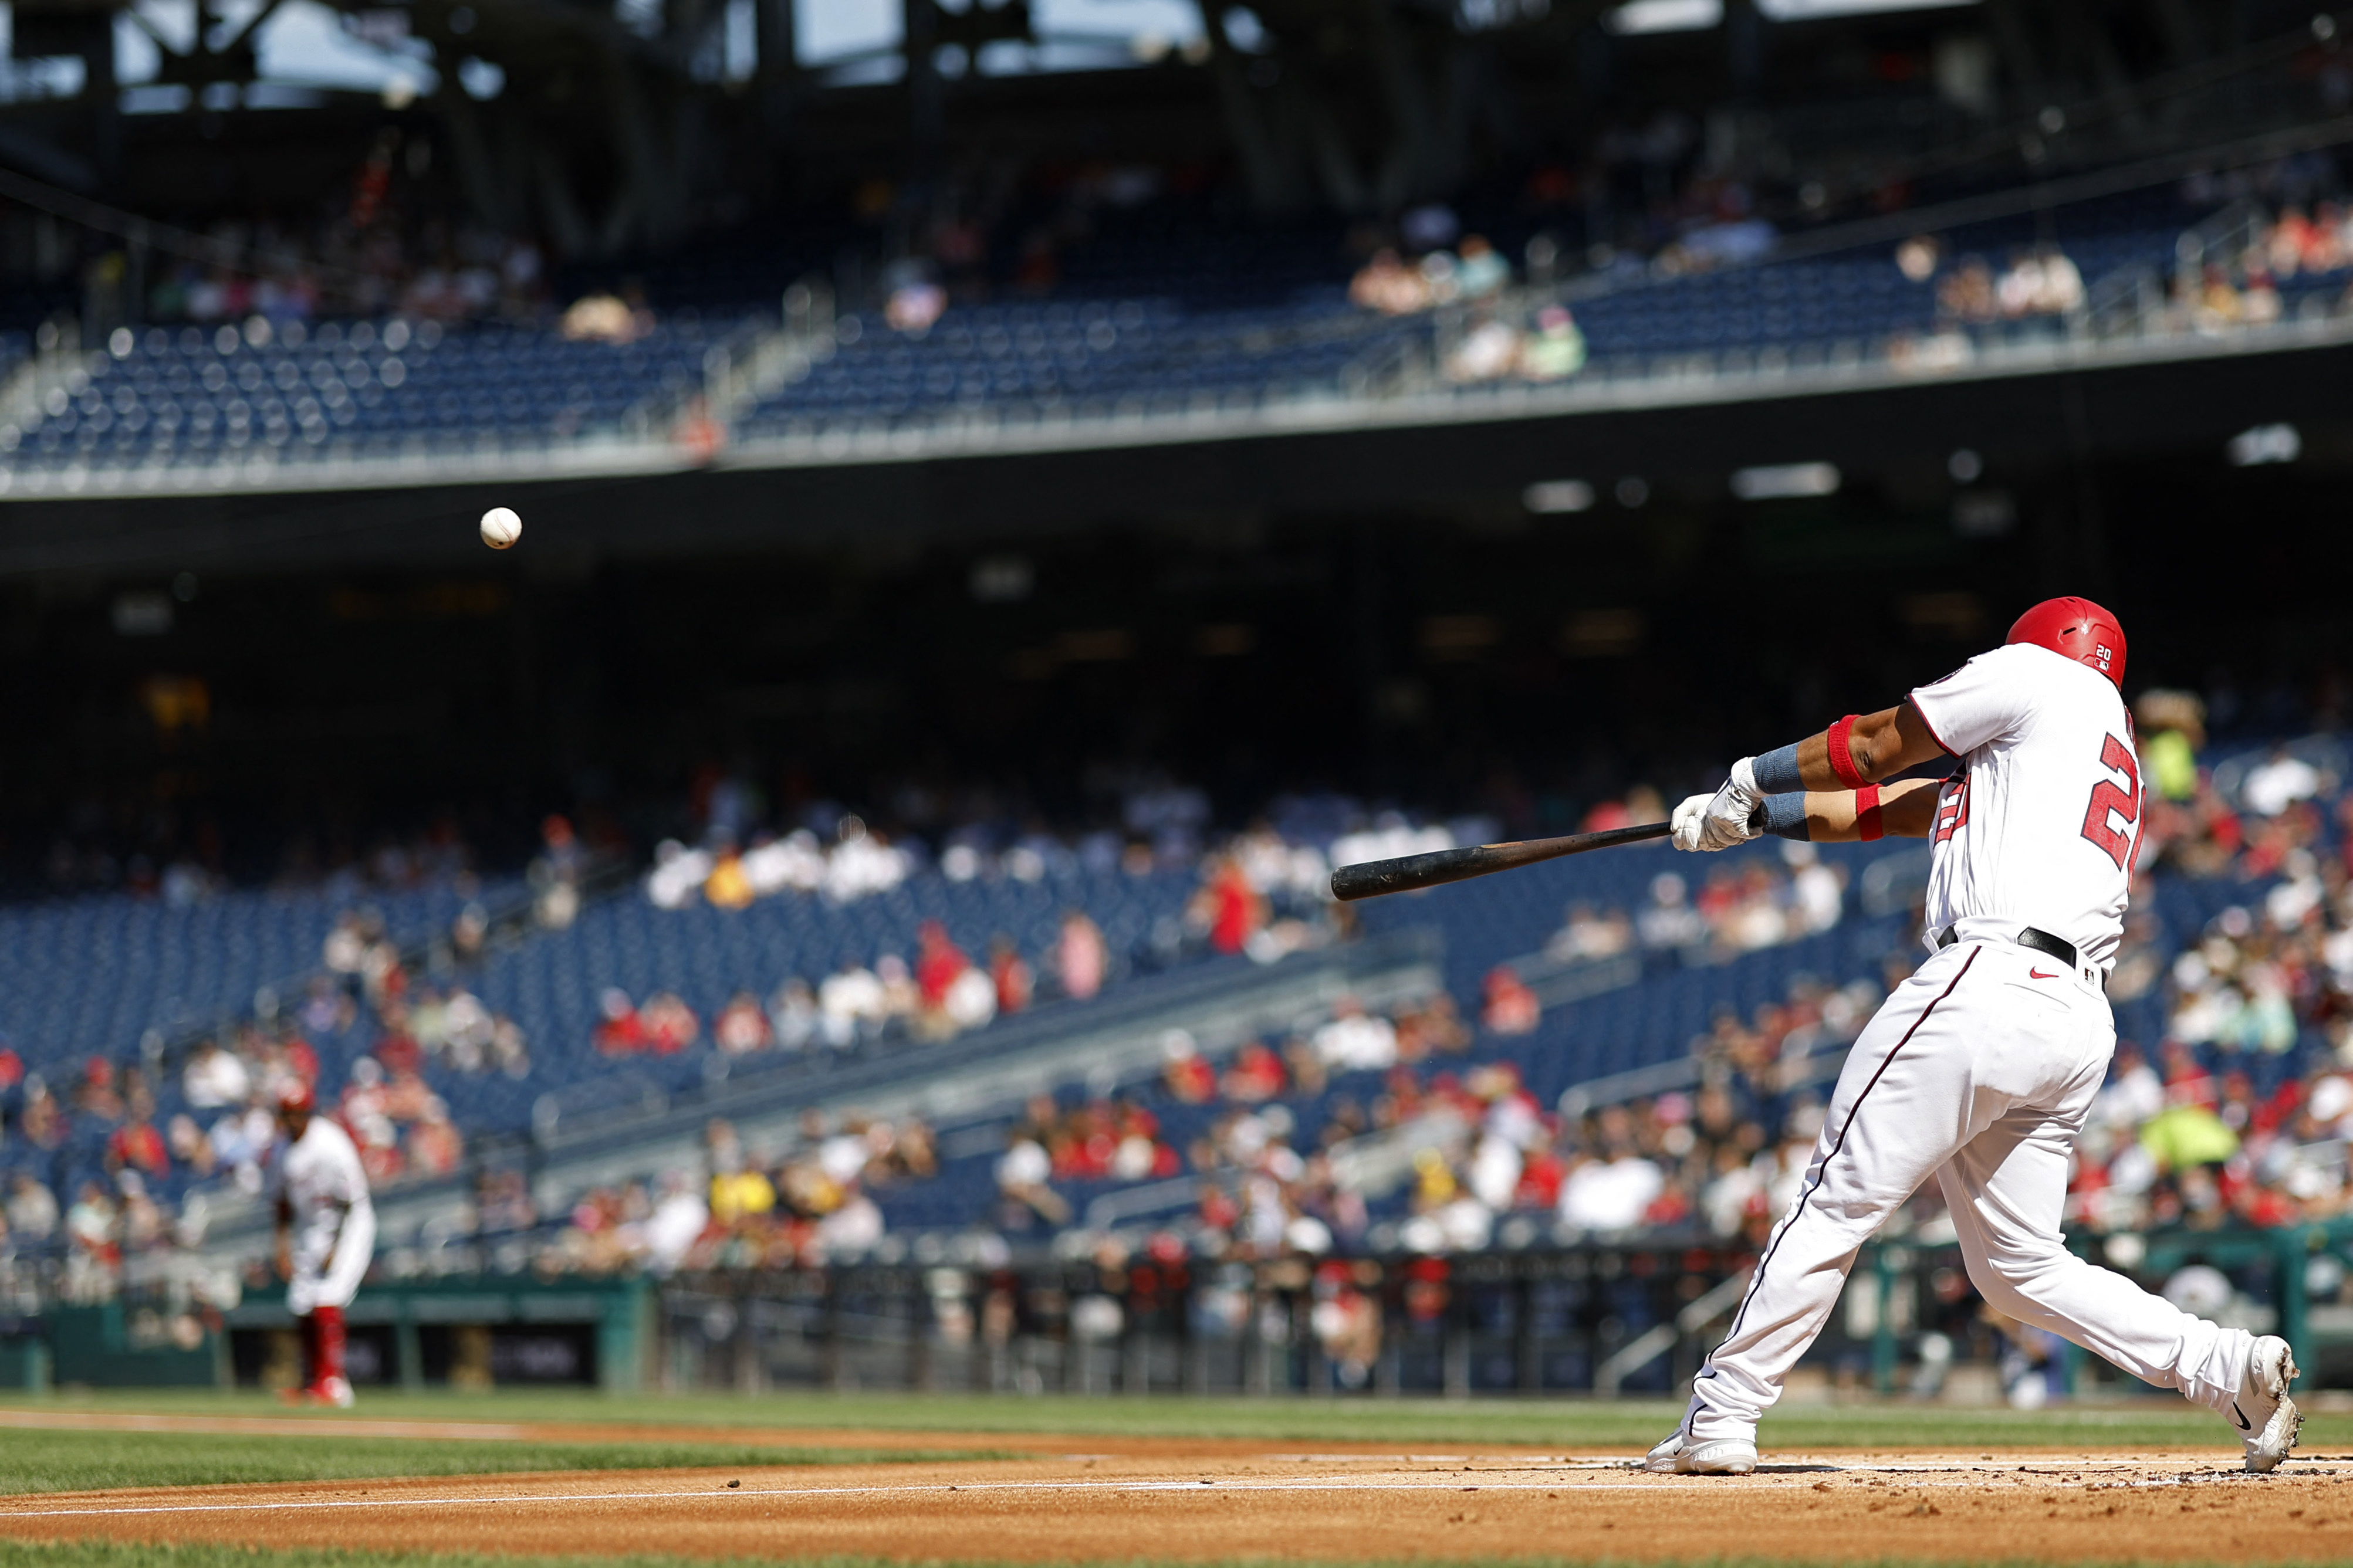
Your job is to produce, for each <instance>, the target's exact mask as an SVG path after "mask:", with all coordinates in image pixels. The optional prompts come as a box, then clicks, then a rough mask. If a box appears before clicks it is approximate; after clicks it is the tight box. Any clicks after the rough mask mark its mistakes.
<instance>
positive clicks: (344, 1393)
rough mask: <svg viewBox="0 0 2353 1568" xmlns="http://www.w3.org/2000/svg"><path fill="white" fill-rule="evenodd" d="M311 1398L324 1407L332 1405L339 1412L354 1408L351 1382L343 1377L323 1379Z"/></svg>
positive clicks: (312, 1392) (314, 1389)
mask: <svg viewBox="0 0 2353 1568" xmlns="http://www.w3.org/2000/svg"><path fill="white" fill-rule="evenodd" d="M311 1398H313V1399H315V1400H317V1401H318V1402H319V1403H320V1404H322V1405H333V1406H334V1407H335V1408H336V1409H338V1410H349V1409H350V1408H351V1407H352V1385H351V1381H350V1379H348V1378H342V1377H322V1378H321V1379H320V1380H319V1384H318V1386H317V1387H315V1388H313V1389H312V1390H311Z"/></svg>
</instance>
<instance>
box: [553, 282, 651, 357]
mask: <svg viewBox="0 0 2353 1568" xmlns="http://www.w3.org/2000/svg"><path fill="white" fill-rule="evenodd" d="M557 330H558V331H561V332H562V333H563V334H564V335H565V337H566V338H567V339H569V340H571V341H572V342H599V343H612V344H615V345H620V344H624V343H633V342H637V341H638V339H639V338H642V337H644V336H646V335H647V334H648V333H649V332H651V331H653V330H654V314H653V312H652V311H651V310H648V309H646V308H645V305H644V303H643V302H642V301H639V302H637V303H635V304H632V303H630V302H629V301H628V300H622V299H621V298H620V297H618V296H617V295H614V294H584V295H582V296H581V297H580V298H579V299H577V300H574V301H573V302H572V303H571V305H570V306H568V307H567V308H566V309H565V312H564V316H563V319H562V321H559V322H558V323H557Z"/></svg>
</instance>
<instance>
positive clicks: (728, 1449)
mask: <svg viewBox="0 0 2353 1568" xmlns="http://www.w3.org/2000/svg"><path fill="white" fill-rule="evenodd" d="M1010 1457H1011V1456H1009V1455H1008V1454H1007V1453H1005V1451H1003V1450H1001V1449H987V1448H976V1447H974V1448H962V1449H950V1448H933V1449H923V1450H913V1449H882V1448H831V1447H827V1448H806V1447H749V1446H746V1445H744V1444H741V1443H720V1442H713V1443H533V1442H485V1441H476V1440H473V1439H470V1438H469V1439H460V1440H458V1441H454V1442H435V1441H432V1440H429V1439H423V1438H416V1437H356V1436H355V1437H338V1438H335V1439H333V1440H332V1441H322V1440H320V1439H318V1438H311V1437H278V1436H244V1435H241V1434H240V1435H227V1436H224V1435H220V1434H207V1435H206V1436H188V1435H186V1434H185V1433H172V1432H58V1431H23V1430H7V1429H0V1495H11V1496H13V1495H19V1494H23V1493H26V1492H59V1491H96V1490H100V1489H107V1488H111V1487H185V1486H217V1485H223V1484H229V1483H236V1482H242V1481H350V1480H370V1479H382V1478H385V1477H389V1476H467V1475H494V1474H512V1473H514V1472H516V1471H520V1470H666V1469H683V1468H693V1467H715V1466H730V1467H734V1466H741V1467H746V1468H748V1467H752V1466H762V1465H853V1464H889V1463H901V1462H904V1463H910V1464H913V1463H921V1462H923V1461H927V1460H940V1459H957V1458H962V1459H970V1458H1010Z"/></svg>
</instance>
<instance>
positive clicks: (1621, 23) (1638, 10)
mask: <svg viewBox="0 0 2353 1568" xmlns="http://www.w3.org/2000/svg"><path fill="white" fill-rule="evenodd" d="M1723 20H1724V0H1626V4H1625V5H1620V6H1619V7H1618V8H1617V9H1616V10H1614V11H1611V12H1610V13H1609V15H1608V16H1604V17H1603V18H1602V19H1601V25H1602V26H1605V27H1607V28H1609V30H1610V31H1611V32H1613V33H1618V34H1621V35H1626V36H1629V37H1630V36H1633V35H1636V34H1641V33H1696V32H1699V31H1701V30H1703V29H1704V28H1708V27H1713V26H1716V25H1717V24H1719V23H1721V22H1722V21H1723Z"/></svg>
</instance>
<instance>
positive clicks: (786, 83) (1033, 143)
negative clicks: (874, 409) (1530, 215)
mask: <svg viewBox="0 0 2353 1568" xmlns="http://www.w3.org/2000/svg"><path fill="white" fill-rule="evenodd" d="M897 4H898V5H899V8H900V26H899V28H898V37H897V39H896V41H895V43H892V44H890V45H887V46H884V47H878V48H877V49H875V50H873V51H870V52H869V53H868V54H867V55H865V56H862V57H854V58H839V57H837V58H830V59H827V60H822V61H807V60H804V59H803V58H802V52H801V48H800V44H799V38H800V35H801V33H802V32H803V31H804V30H805V28H804V27H803V26H801V23H802V21H803V20H805V18H797V16H796V9H795V4H794V0H606V3H602V4H599V3H595V0H405V3H404V0H329V5H330V6H331V7H332V16H333V17H334V21H335V25H336V26H338V27H339V28H340V29H341V32H342V34H343V37H346V38H348V39H350V40H353V41H354V42H355V43H357V44H363V45H364V46H365V47H369V48H372V49H374V50H375V51H376V52H377V53H378V54H380V55H381V56H382V57H383V58H384V59H385V62H386V63H387V69H388V70H390V71H391V72H392V73H393V74H392V75H391V76H390V77H388V78H387V79H386V82H385V88H384V89H383V90H382V91H380V92H369V93H361V92H356V91H353V90H350V89H336V88H333V87H322V86H318V85H306V84H304V83H302V82H301V81H290V80H286V79H273V78H272V76H271V74H270V72H269V70H267V69H266V68H265V60H264V51H263V50H262V48H261V47H260V45H261V41H262V40H263V38H264V37H265V35H266V34H267V33H268V32H269V29H270V27H271V26H273V25H274V23H275V22H276V21H278V20H279V19H280V18H283V17H286V16H292V15H294V14H295V13H297V12H302V13H303V14H305V15H308V16H312V17H313V18H314V19H315V18H317V17H321V16H326V15H328V14H330V13H329V12H328V11H327V10H322V7H321V5H320V0H19V3H18V4H16V5H15V6H13V8H12V10H13V16H14V32H13V36H12V41H11V49H12V59H13V65H12V66H11V68H10V69H9V71H8V74H7V76H6V78H5V82H0V165H5V166H7V167H10V168H13V169H15V170H16V172H17V173H18V174H20V175H22V176H29V177H32V178H35V179H37V180H39V181H41V182H44V183H46V184H50V185H54V186H58V187H61V188H64V189H67V190H71V191H75V192H79V194H81V195H85V196H95V197H100V198H103V199H106V200H108V201H109V202H111V203H112V204H113V205H117V206H119V207H121V208H124V209H127V210H129V211H132V212H137V213H143V214H146V215H147V216H153V217H156V218H167V217H170V218H175V220H176V221H182V222H186V221H189V220H191V219H195V218H198V217H201V216H210V215H209V214H206V213H203V212H200V211H198V210H196V209H200V208H204V207H207V206H209V207H211V208H214V209H216V210H218V211H226V212H232V213H233V212H237V211H240V210H242V211H244V212H247V213H250V212H252V211H255V210H268V209H269V206H270V205H271V203H272V201H280V202H282V201H286V200H290V199H292V200H301V199H315V197H316V195H317V194H318V193H319V192H320V191H321V190H322V189H324V188H332V186H333V185H334V184H336V182H337V181H338V180H339V179H348V177H349V170H350V169H351V167H352V166H353V163H355V162H356V161H357V159H358V157H359V156H360V155H361V154H363V153H364V151H365V149H366V148H367V147H368V146H369V145H370V144H371V142H372V141H373V140H374V139H375V138H376V137H378V136H379V135H380V134H382V132H384V130H385V127H387V126H392V127H395V128H398V129H400V130H402V131H404V132H408V133H410V134H412V135H416V134H418V133H423V132H430V133H431V138H432V141H433V143H434V147H435V150H436V152H437V153H438V157H439V159H440V161H441V162H442V163H443V164H444V165H445V166H446V171H447V174H448V176H450V177H451V179H452V181H453V184H454V185H455V187H456V189H457V191H458V192H459V195H461V197H462V202H463V205H464V206H465V207H466V208H467V209H469V210H470V212H471V214H472V216H473V217H474V218H475V220H476V221H478V222H480V223H482V224H484V225H486V226H489V227H491V228H493V229H497V230H501V231H505V232H518V231H524V230H529V231H533V232H537V233H540V234H542V235H543V236H545V237H549V238H551V239H553V240H554V242H555V245H556V247H557V249H558V250H559V251H560V252H561V253H562V254H564V255H565V256H569V257H575V258H577V257H593V256H599V255H616V254H621V253H635V252H644V251H647V250H658V249H660V248H663V247H670V246H675V245H677V244H678V243H680V242H681V241H683V240H684V239H685V238H686V237H688V236H689V235H690V234H691V233H693V232H695V231H696V230H697V229H698V228H700V227H708V226H711V225H712V223H714V222H721V223H723V222H725V221H728V220H730V219H731V218H733V217H735V216H741V215H742V214H744V212H745V211H747V210H752V209H754V208H758V207H762V206H773V205H776V204H777V203H779V202H784V203H787V204H788V203H790V202H792V201H795V200H798V199H803V198H806V197H807V196H809V195H818V194H826V193H830V194H833V195H839V193H841V192H843V191H846V190H847V189H849V188H850V187H851V186H853V185H854V184H856V183H858V182H860V181H862V180H869V179H872V178H875V177H877V176H880V177H882V178H887V179H890V180H892V181H893V182H896V183H897V184H898V186H899V189H900V192H901V194H902V196H906V197H913V198H914V202H915V204H916V205H919V204H920V199H921V197H922V196H923V195H924V193H925V192H927V191H928V190H929V189H930V188H931V187H932V185H933V184H934V182H935V181H936V180H937V179H938V177H939V175H940V174H941V172H942V171H943V169H944V168H945V167H947V166H949V165H950V164H953V163H971V162H972V161H974V160H976V159H977V160H987V159H989V158H1000V159H1001V158H1004V157H1008V156H1012V157H1019V158H1027V159H1030V160H1036V159H1039V158H1047V157H1061V158H1064V159H1087V158H1093V159H1114V160H1115V159H1121V158H1128V159H1135V160H1139V161H1164V162H1165V161H1167V160H1170V159H1174V158H1182V157H1198V156H1199V155H1201V154H1203V153H1210V154H1212V155H1214V156H1215V157H1217V158H1219V159H1220V160H1222V161H1225V162H1227V163H1229V164H1230V166H1231V167H1232V168H1233V169H1234V170H1235V171H1236V172H1237V174H1239V175H1240V184H1242V186H1243V187H1244V188H1245V189H1246V190H1247V192H1248V194H1249V196H1250V201H1251V203H1252V205H1254V206H1255V207H1256V208H1257V209H1258V210H1259V211H1261V213H1282V212H1289V211H1302V210H1308V209H1323V210H1331V211H1341V212H1381V211H1387V212H1392V213H1393V212H1395V211H1397V210H1398V208H1399V207H1400V206H1401V205H1406V204H1409V203H1411V202H1414V201H1419V200H1424V199H1429V198H1431V197H1436V196H1442V195H1447V194H1449V193H1451V192H1453V191H1456V190H1458V189H1460V188H1461V187H1462V186H1463V185H1464V184H1466V183H1469V182H1471V181H1472V180H1474V179H1476V178H1477V177H1478V176H1480V175H1481V174H1482V173H1485V172H1487V171H1488V170H1490V169H1492V168H1493V166H1494V165H1495V163H1496V162H1497V160H1498V158H1499V157H1501V158H1502V159H1503V160H1504V162H1505V163H1513V162H1517V163H1526V162H1528V161H1530V160H1532V159H1535V160H1541V159H1547V158H1549V159H1556V160H1564V161H1567V162H1570V163H1575V162H1577V161H1578V160H1579V159H1581V158H1582V157H1583V156H1584V152H1585V150H1586V149H1588V148H1589V147H1590V145H1591V144H1592V143H1593V142H1594V141H1595V139H1596V138H1597V137H1598V136H1599V134H1600V133H1601V132H1603V131H1605V130H1606V129H1608V128H1609V126H1611V125H1613V124H1622V123H1629V122H1633V121H1638V120H1639V119H1640V118H1641V116H1644V115H1647V114H1651V113H1655V112H1657V111H1659V110H1670V109H1671V110H1677V111H1680V112H1681V113H1683V114H1684V115H1685V116H1687V117H1696V118H1704V120H1705V121H1706V126H1705V130H1704V134H1705V135H1706V136H1707V137H1708V138H1709V139H1710V150H1709V157H1710V161H1711V163H1714V164H1716V165H1719V166H1721V167H1722V168H1723V169H1724V170H1725V173H1726V174H1728V175H1731V176H1734V177H1741V176H1742V172H1743V170H1744V169H1747V170H1749V171H1750V172H1751V173H1752V174H1758V175H1773V176H1778V177H1779V178H1780V179H1783V180H1785V181H1788V182H1789V183H1790V184H1791V188H1793V189H1794V188H1795V187H1796V184H1798V183H1800V182H1801V183H1803V184H1804V185H1805V187H1806V190H1807V195H1808V196H1809V202H1808V204H1807V205H1805V206H1804V208H1803V209H1802V210H1799V211H1793V212H1792V213H1790V214H1789V215H1788V216H1790V217H1791V218H1793V219H1808V218H1811V217H1815V216H1835V215H1836V214H1837V213H1838V212H1839V211H1840V210H1841V207H1842V206H1846V205H1852V204H1864V205H1867V204H1868V203H1870V202H1872V201H1873V200H1880V199H1884V197H1885V195H1886V193H1888V192H1889V191H1890V190H1905V189H1910V188H1914V187H1923V188H1926V187H1931V186H1934V185H1935V184H1936V183H1937V182H1939V181H1942V182H1946V183H1947V184H1963V185H1966V184H1972V183H1974V184H1978V185H1984V184H2000V183H2003V182H2006V181H2010V180H2015V179H2020V178H2040V177H2044V176H2047V175H2048V174H2052V173H2056V172H2061V171H2064V170H2066V169H2069V168H2082V167H2089V166H2095V165H2097V164H2099V163H2103V162H2113V161H2116V160H2117V159H2120V158H2126V157H2132V156H2146V155H2149V154H2152V153H2158V152H2162V151H2179V150H2180V149H2183V148H2186V147H2194V146H2197V145H2200V144H2203V143H2207V142H2216V141H2221V140H2225V139H2228V138H2229V137H2232V136H2239V135H2244V134H2249V133H2252V132H2257V131H2261V130H2264V129H2271V128H2275V127H2277V126H2278V125H2280V124H2282V123H2285V122H2288V121H2293V120H2294V119H2295V117H2296V116H2297V115H2299V114H2302V113H2304V112H2305V110H2304V108H2303V106H2302V105H2301V103H2300V101H2299V100H2298V98H2297V95H2295V94H2294V93H2283V92H2278V91H2274V90H2271V89H2270V87H2269V86H2268V85H2267V84H2269V83H2270V82H2271V81H2272V79H2274V78H2275V77H2278V76H2280V75H2281V74H2282V73H2286V74H2289V75H2295V76H2301V77H2304V78H2306V79H2310V78H2311V77H2313V76H2314V75H2315V73H2316V72H2321V71H2323V70H2324V69H2325V68H2326V60H2325V59H2324V58H2321V57H2323V56H2325V55H2327V54H2328V53H2329V52H2331V51H2333V50H2334V49H2335V47H2337V37H2336V21H2335V19H2334V18H2333V17H2332V16H2329V15H2328V14H2327V13H2323V14H2322V15H2321V16H2318V17H2315V16H2312V15H2311V13H2310V11H2309V8H2308V7H2300V6H2296V5H2288V4H2285V3H2284V0H2281V3H2276V4H2274V3H2272V0H2263V3H2259V4H2253V5H2242V4H2235V3H2232V0H2178V3H2176V4H2172V5H2165V6H2158V7H2151V8H2148V10H2147V12H2146V13H2145V14H2144V13H2140V12H2132V13H2129V14H2127V13H2124V12H2119V11H2117V10H2116V8H2114V7H2111V6H2105V5H2097V4H2093V3H2091V0H2062V3H2052V4H2037V5H2029V4H2023V3H2021V0H1982V3H1974V4H1959V5H1947V6H1941V7H1936V8H1930V9H1916V10H1905V11H1895V12H1888V11H1864V12H1862V14H1854V13H1853V12H1852V10H1849V11H1848V13H1847V14H1832V13H1835V12H1838V11H1840V10H1841V8H1842V6H1841V4H1839V3H1833V4H1830V5H1824V4H1821V3H1820V0H1816V3H1815V4H1810V5H1800V4H1796V3H1794V0H1764V3H1762V4H1760V3H1758V0H1724V3H1722V4H1717V5H1714V6H1713V8H1712V9H1710V8H1708V7H1703V9H1704V10H1706V11H1707V14H1708V16H1713V17H1714V18H1715V19H1714V20H1713V21H1712V22H1710V23H1709V25H1707V26H1702V27H1699V28H1696V29H1693V30H1687V31H1677V32H1664V33H1648V32H1643V31H1640V30H1630V24H1629V20H1628V18H1629V16H1630V13H1628V11H1627V10H1626V8H1625V7H1624V6H1622V5H1620V4H1618V3H1617V0H1372V3H1361V0H1258V3H1257V4H1254V5H1241V4H1237V3H1234V0H1191V5H1190V8H1191V10H1192V11H1193V12H1194V14H1195V15H1196V16H1198V31H1197V32H1196V33H1194V34H1193V35H1192V36H1191V37H1190V38H1189V39H1188V41H1187V43H1186V45H1185V46H1184V47H1171V44H1170V41H1169V40H1168V39H1166V38H1164V37H1147V36H1142V35H1138V36H1134V37H1127V38H1124V39H1123V38H1120V37H1116V36H1113V35H1087V34H1083V33H1073V32H1071V31H1069V30H1067V29H1061V30H1058V27H1059V22H1060V16H1059V14H1054V15H1052V16H1050V15H1049V13H1048V12H1047V11H1046V10H1044V9H1042V8H1041V7H1040V6H1036V5H1032V4H1031V0H998V3H997V4H994V5H992V4H988V3H987V0H966V3H965V4H961V5H951V4H946V3H944V0H897ZM1678 15H1680V13H1679V14H1678ZM1694 15H1697V13H1694ZM1702 19H1703V20H1704V19H1705V18H1704V17H1703V18H1702ZM127 38H128V39H132V40H133V41H135V42H137V45H138V49H139V51H140V52H142V58H143V56H144V54H146V53H152V55H153V61H154V63H153V69H152V75H151V76H150V79H146V80H143V81H129V80H126V79H125V78H124V76H123V71H122V64H121V63H122V61H124V60H125V59H127V58H129V57H128V54H127V53H126V49H127V48H128V47H129V46H128V45H127V44H126V43H125V40H126V39H127ZM1082 45H1084V46H1089V47H1092V49H1093V51H1094V52H1092V53H1089V52H1088V49H1087V48H1084V47H1078V46H1082ZM1122 46H1124V47H1122ZM1057 48H1060V53H1059V54H1055V53H1054V50H1055V49H1057ZM1049 56H1051V57H1052V58H1055V59H1060V60H1066V61H1071V62H1076V63H1082V64H1083V63H1086V62H1088V61H1097V62H1107V61H1113V60H1117V61H1119V62H1121V63H1122V65H1123V66H1124V68H1120V69H1116V70H1112V69H1097V70H1092V71H1082V72H1079V73H1077V74H1076V76H1075V77H1055V76H1052V75H1040V74H1037V71H1036V68H1037V67H1038V65H1039V63H1040V62H1041V61H1044V60H1046V59H1047V58H1049ZM60 61H73V62H79V63H78V65H76V66H75V68H73V69H71V70H67V71H62V72H60V71H44V70H42V69H38V68H39V67H42V66H44V65H45V64H46V65H57V64H58V63H59V62H60ZM878 75H879V76H883V77H889V78H892V79H887V80H880V81H878V80H876V79H875V78H876V77H877V76H878ZM1716 143H1722V144H1721V145H1716ZM19 199H25V198H24V197H23V195H22V194H21V193H20V195H19ZM902 205H909V204H908V203H907V202H902Z"/></svg>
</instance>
